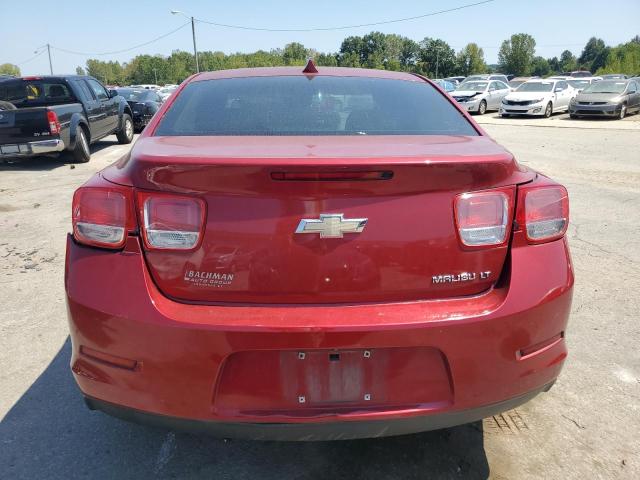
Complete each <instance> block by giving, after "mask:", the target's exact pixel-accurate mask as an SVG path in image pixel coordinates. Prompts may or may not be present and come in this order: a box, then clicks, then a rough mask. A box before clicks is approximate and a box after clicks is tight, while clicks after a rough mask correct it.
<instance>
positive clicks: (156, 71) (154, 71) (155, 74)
mask: <svg viewBox="0 0 640 480" xmlns="http://www.w3.org/2000/svg"><path fill="white" fill-rule="evenodd" d="M153 75H154V77H155V79H156V85H158V69H157V68H154V69H153Z"/></svg>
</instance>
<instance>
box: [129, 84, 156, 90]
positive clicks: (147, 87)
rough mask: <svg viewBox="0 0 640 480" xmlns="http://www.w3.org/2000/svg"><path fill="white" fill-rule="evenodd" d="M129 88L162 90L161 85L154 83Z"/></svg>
mask: <svg viewBox="0 0 640 480" xmlns="http://www.w3.org/2000/svg"><path fill="white" fill-rule="evenodd" d="M129 88H144V89H145V90H160V85H155V84H152V83H143V84H140V85H129Z"/></svg>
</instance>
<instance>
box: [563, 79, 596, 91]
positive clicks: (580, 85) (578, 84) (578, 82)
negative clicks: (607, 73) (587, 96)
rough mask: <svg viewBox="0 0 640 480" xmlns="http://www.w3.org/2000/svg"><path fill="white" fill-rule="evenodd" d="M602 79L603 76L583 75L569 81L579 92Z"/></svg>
mask: <svg viewBox="0 0 640 480" xmlns="http://www.w3.org/2000/svg"><path fill="white" fill-rule="evenodd" d="M600 80H602V77H583V78H574V79H572V80H567V82H569V85H571V86H572V87H573V88H575V89H576V90H577V91H578V93H580V92H581V91H582V90H584V89H585V88H587V87H588V86H589V85H591V84H592V83H595V82H599V81H600Z"/></svg>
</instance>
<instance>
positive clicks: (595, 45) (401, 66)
mask: <svg viewBox="0 0 640 480" xmlns="http://www.w3.org/2000/svg"><path fill="white" fill-rule="evenodd" d="M309 57H312V58H314V59H315V61H316V64H317V65H318V66H344V67H364V68H377V69H385V70H400V71H407V72H415V73H419V74H422V75H426V76H428V77H430V78H442V77H448V76H454V75H464V76H467V75H471V74H474V73H490V72H502V73H506V74H513V75H516V76H530V75H537V76H542V77H544V76H548V75H551V74H558V73H562V72H570V71H573V70H578V69H581V70H589V71H591V72H592V73H595V74H602V73H627V74H631V75H640V36H635V37H634V38H633V39H631V40H630V41H629V42H627V43H624V44H621V45H618V46H616V47H611V46H607V45H606V44H605V42H604V40H602V39H600V38H596V37H592V38H591V39H589V41H588V42H587V43H586V45H585V46H584V48H583V49H582V53H581V54H580V56H579V57H576V56H574V55H573V53H571V52H570V51H569V50H565V51H563V52H562V53H561V55H560V57H553V58H543V57H541V56H537V55H536V41H535V39H534V38H533V37H532V36H531V35H529V34H526V33H517V34H514V35H511V37H510V38H508V39H506V40H504V41H503V42H502V45H501V46H500V50H499V52H498V64H497V65H487V64H486V61H485V58H484V51H483V49H482V48H481V47H479V46H478V45H477V44H476V43H469V44H467V45H466V46H465V47H464V48H462V49H461V50H460V51H458V52H456V51H455V50H454V49H453V48H452V47H451V46H450V45H449V44H448V43H447V42H445V41H444V40H441V39H435V38H430V37H426V38H424V39H423V40H422V41H420V42H416V41H415V40H412V39H410V38H407V37H403V36H401V35H396V34H385V33H381V32H371V33H368V34H366V35H363V36H350V37H347V38H345V39H344V40H343V41H342V44H341V45H340V49H339V51H338V52H335V53H322V52H318V51H316V50H314V49H311V48H307V47H305V46H304V45H302V44H301V43H297V42H293V43H289V44H287V45H285V46H284V48H278V49H273V50H270V51H265V50H258V51H257V52H253V53H232V54H229V55H227V54H225V53H223V52H213V51H204V52H198V60H199V63H200V68H201V70H223V69H230V68H244V67H269V66H285V65H304V63H305V62H306V60H307V59H308V58H309ZM194 69H195V61H194V56H193V54H191V53H189V52H185V51H181V50H176V51H174V52H172V53H171V55H169V56H162V55H146V54H145V55H137V56H136V57H134V58H133V59H131V60H130V61H129V62H125V63H120V62H117V61H103V60H97V59H89V60H87V63H86V65H85V67H84V68H83V67H78V68H77V69H76V73H78V74H85V73H87V74H89V75H92V76H94V77H96V78H98V79H100V80H102V81H103V82H104V83H106V84H115V85H128V84H140V83H155V84H161V85H162V84H168V83H171V84H173V83H180V82H181V81H182V80H184V79H185V78H186V77H188V76H189V75H191V74H192V73H193V71H194ZM0 73H8V74H13V75H16V74H17V75H19V74H20V70H19V68H17V67H16V66H15V65H11V64H3V65H0Z"/></svg>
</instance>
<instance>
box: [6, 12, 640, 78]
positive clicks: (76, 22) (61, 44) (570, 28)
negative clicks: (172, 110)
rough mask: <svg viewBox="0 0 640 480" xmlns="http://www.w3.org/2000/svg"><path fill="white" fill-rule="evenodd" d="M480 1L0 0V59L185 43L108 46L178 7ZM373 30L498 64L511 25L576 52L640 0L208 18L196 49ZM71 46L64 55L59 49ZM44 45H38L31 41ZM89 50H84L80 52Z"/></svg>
mask: <svg viewBox="0 0 640 480" xmlns="http://www.w3.org/2000/svg"><path fill="white" fill-rule="evenodd" d="M477 1H480V0H449V1H447V2H443V1H437V2H436V1H429V0H422V1H418V0H394V1H392V2H390V1H389V0H342V1H340V0H323V1H321V2H317V1H316V2H309V1H306V2H305V1H303V0H298V1H293V0H269V1H265V0H262V1H259V0H233V1H225V2H221V1H206V0H129V1H122V0H109V1H107V2H104V1H101V2H98V1H95V0H84V1H78V0H65V1H62V2H60V1H51V0H47V1H44V0H29V1H25V2H20V1H16V0H0V17H1V18H2V21H1V22H0V23H1V24H2V28H1V30H0V32H1V33H0V64H2V63H5V62H9V63H14V64H19V66H20V68H21V71H22V74H23V75H36V74H44V73H48V70H49V63H48V58H47V54H46V52H44V54H42V55H40V56H38V57H36V58H33V57H34V52H35V51H36V50H38V49H39V48H40V47H42V46H43V45H45V44H47V43H49V44H51V45H52V46H53V47H54V48H52V50H51V53H52V62H53V71H54V73H58V74H60V73H74V72H75V68H76V67H77V66H83V67H84V65H85V62H86V60H87V59H88V58H98V59H101V60H118V61H120V62H123V61H128V60H129V59H131V58H132V57H134V56H135V55H138V54H162V55H168V54H170V53H171V51H173V50H176V49H180V50H187V51H192V49H193V46H192V39H191V28H190V26H189V25H187V26H185V27H184V28H182V29H180V30H178V31H177V32H175V33H173V34H171V35H169V36H167V37H166V38H163V39H161V40H158V41H156V42H154V43H151V44H149V45H146V46H144V47H140V48H136V49H134V50H131V51H128V52H124V53H119V54H113V55H95V53H102V52H107V51H116V50H123V49H127V48H130V47H133V46H135V45H139V44H141V43H144V42H147V41H149V40H151V39H154V38H156V37H158V36H160V35H163V34H165V33H167V32H170V31H171V30H174V29H176V28H178V27H180V26H181V25H182V24H183V23H185V22H187V19H186V18H185V17H183V16H180V15H171V13H170V10H181V11H183V12H185V14H187V15H188V16H194V17H195V18H197V19H202V20H207V21H212V22H218V23H225V24H234V25H244V26H251V27H260V28H272V29H273V28H275V29H278V28H280V29H282V28H285V29H287V28H288V29H299V28H318V27H320V28H326V27H335V26H343V25H353V24H362V23H370V22H378V21H385V20H393V19H398V18H404V17H410V16H417V15H422V14H427V13H431V12H435V11H438V10H443V9H447V8H455V7H459V6H462V5H466V4H469V3H475V2H477ZM372 30H377V31H381V32H384V33H396V34H399V35H403V36H407V37H409V38H412V39H414V40H416V41H420V40H422V39H423V38H425V37H433V38H441V39H443V40H445V41H446V42H448V43H449V44H450V45H451V46H452V47H453V48H454V49H455V50H456V51H458V50H460V49H461V48H462V47H463V46H464V45H466V44H467V43H469V42H476V43H478V44H479V45H480V46H481V47H482V48H483V49H484V52H485V59H486V61H487V63H496V62H497V59H498V49H499V47H500V44H501V43H502V41H503V40H505V39H506V38H508V37H509V36H510V35H511V34H513V33H529V34H531V35H533V37H534V38H535V40H536V43H537V47H536V54H537V55H541V56H543V57H545V58H549V57H553V56H558V57H559V56H560V54H561V53H562V51H563V50H570V51H572V52H573V53H574V54H575V55H576V56H578V55H580V52H581V50H582V47H583V46H584V44H585V43H586V42H587V40H588V39H589V38H590V37H592V36H597V37H600V38H602V39H604V40H605V42H606V43H607V44H609V45H617V44H619V43H623V42H626V41H628V40H630V39H631V38H632V37H633V36H635V35H638V34H640V0H607V1H606V2H605V1H603V0H494V1H492V2H490V3H486V4H483V5H478V6H474V7H470V8H466V9H462V10H458V11H454V12H449V13H444V14H441V15H436V16H431V17H426V18H421V19H416V20H412V21H406V22H398V23H391V24H387V25H379V26H371V27H359V28H350V29H345V30H334V31H316V32H265V31H250V30H239V29H231V28H223V27H214V26H211V25H208V24H204V23H196V39H197V43H198V50H199V51H204V50H212V51H223V52H225V53H232V52H253V51H255V50H258V49H263V50H270V49H272V48H278V47H283V46H284V45H285V44H287V43H289V42H293V41H296V42H300V43H302V44H304V45H305V46H306V47H308V48H314V49H316V50H318V51H321V52H335V51H337V50H338V49H339V48H340V43H341V42H342V40H343V38H345V37H347V36H350V35H364V34H366V33H368V32H370V31H372ZM56 47H57V48H60V49H64V50H72V51H76V52H81V53H83V54H82V55H77V54H72V53H68V52H64V51H60V50H57V49H56ZM39 51H42V50H39ZM87 54H89V55H87Z"/></svg>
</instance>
